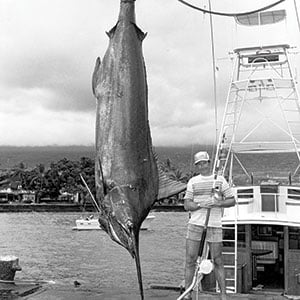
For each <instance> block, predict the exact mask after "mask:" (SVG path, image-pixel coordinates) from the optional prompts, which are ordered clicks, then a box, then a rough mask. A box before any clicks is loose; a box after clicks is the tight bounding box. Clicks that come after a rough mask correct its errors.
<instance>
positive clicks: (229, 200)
mask: <svg viewBox="0 0 300 300" xmlns="http://www.w3.org/2000/svg"><path fill="white" fill-rule="evenodd" d="M234 205H235V198H234V197H233V196H231V197H226V198H224V199H223V201H222V202H220V207H231V206H234Z"/></svg>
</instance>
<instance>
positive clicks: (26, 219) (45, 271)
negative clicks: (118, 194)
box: [0, 212, 188, 294]
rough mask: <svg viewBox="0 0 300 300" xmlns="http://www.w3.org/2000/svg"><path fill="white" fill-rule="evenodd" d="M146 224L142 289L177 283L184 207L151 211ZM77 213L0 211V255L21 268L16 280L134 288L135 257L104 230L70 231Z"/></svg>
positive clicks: (95, 288) (181, 262)
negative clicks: (12, 257)
mask: <svg viewBox="0 0 300 300" xmlns="http://www.w3.org/2000/svg"><path fill="white" fill-rule="evenodd" d="M153 214H154V215H155V217H156V218H155V220H154V221H153V223H151V229H149V230H148V231H141V233H140V257H141V264H142V273H143V282H144V288H145V289H147V288H149V285H150V284H167V285H178V284H179V283H180V282H181V281H182V279H183V267H184V253H185V231H186V224H187V221H188V215H187V213H185V212H154V213H153ZM80 216H81V215H80V214H78V213H67V214H65V213H36V212H32V213H2V214H0V255H15V256H17V257H18V258H19V264H20V266H21V267H22V271H20V272H17V273H16V276H15V280H32V279H34V280H53V281H55V282H56V284H58V285H63V286H67V287H68V286H69V287H72V286H73V282H74V281H75V280H77V281H79V282H80V283H81V289H86V290H89V291H93V292H95V293H101V292H103V291H105V290H122V292H123V293H124V292H125V293H126V290H128V292H129V291H132V290H136V293H137V294H139V290H138V284H137V275H136V269H135V263H134V260H133V259H132V258H131V256H130V255H129V253H128V252H127V251H126V250H125V249H124V248H122V247H121V246H119V245H117V244H116V243H114V242H112V241H111V240H110V238H109V237H108V235H107V234H106V233H105V232H103V231H74V230H72V227H73V226H74V225H75V220H76V219H77V218H79V217H80Z"/></svg>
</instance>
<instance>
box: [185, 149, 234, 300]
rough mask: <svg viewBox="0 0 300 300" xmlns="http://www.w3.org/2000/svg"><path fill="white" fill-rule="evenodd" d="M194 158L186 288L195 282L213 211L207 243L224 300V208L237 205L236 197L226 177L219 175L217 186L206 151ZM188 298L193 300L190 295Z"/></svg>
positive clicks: (188, 193) (187, 198) (189, 192)
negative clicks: (214, 192) (216, 192)
mask: <svg viewBox="0 0 300 300" xmlns="http://www.w3.org/2000/svg"><path fill="white" fill-rule="evenodd" d="M194 159H195V160H194V163H195V166H196V168H197V169H198V170H199V172H200V175H197V176H194V177H192V178H191V179H190V180H189V182H188V184H187V190H186V194H185V197H184V200H185V201H184V208H185V210H187V211H190V213H191V217H190V220H189V222H188V230H187V237H186V265H185V288H186V289H187V288H188V287H189V286H190V285H191V283H192V280H193V276H194V272H195V267H196V262H197V258H198V252H199V246H200V240H201V236H202V232H203V228H204V224H205V219H206V214H207V209H208V208H210V218H209V222H208V227H207V234H206V241H207V242H208V245H209V250H210V253H211V257H212V260H213V263H214V272H215V276H216V280H217V281H218V284H219V286H220V290H221V299H222V300H225V299H226V288H225V273H224V265H223V260H222V228H221V217H222V208H223V207H230V206H234V205H235V199H234V194H233V191H232V189H231V188H230V187H229V185H228V183H227V181H226V180H225V178H224V177H223V176H218V177H217V179H216V182H215V183H214V175H213V174H211V170H210V159H209V155H208V153H207V152H205V151H201V152H198V153H196V154H195V156H194ZM213 187H216V188H218V190H219V191H220V193H221V195H222V197H214V196H213V195H212V188H213ZM185 299H192V297H191V293H190V294H189V295H187V296H186V297H185Z"/></svg>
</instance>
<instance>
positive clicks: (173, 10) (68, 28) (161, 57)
mask: <svg viewBox="0 0 300 300" xmlns="http://www.w3.org/2000/svg"><path fill="white" fill-rule="evenodd" d="M273 2H274V1H273V0H251V1H250V0H244V1H240V0H211V5H212V8H213V10H218V11H223V12H243V11H248V10H253V9H257V8H259V7H262V6H265V5H268V4H270V3H273ZM190 3H192V4H194V5H197V6H201V7H206V8H208V0H191V1H190ZM293 5H294V2H293V0H286V1H285V3H284V5H282V4H280V5H279V6H277V7H276V8H275V9H280V8H283V7H285V8H286V9H287V20H286V21H284V22H281V23H280V24H276V25H267V26H264V27H261V28H256V27H251V28H241V26H237V25H235V22H234V19H233V18H228V17H220V16H214V17H213V29H214V46H215V57H216V65H217V69H218V71H217V72H216V76H217V85H216V92H217V94H216V95H217V107H218V109H217V111H216V110H215V102H214V87H213V70H212V54H211V39H210V26H209V15H208V14H202V13H201V12H199V11H196V10H193V9H191V8H188V7H186V6H184V5H183V4H182V3H180V2H178V1H177V0H136V21H137V25H138V26H139V27H140V28H141V29H142V30H143V31H144V32H147V33H148V34H147V37H146V39H145V40H144V42H143V55H144V59H145V64H146V69H147V80H148V89H149V92H148V102H149V121H150V128H151V134H152V141H153V144H154V146H186V145H190V144H195V143H200V144H201V143H202V144H207V143H213V142H214V140H215V132H216V122H215V120H216V118H215V117H216V113H217V119H218V124H219V123H220V119H221V116H222V112H223V108H224V104H225V100H226V96H227V89H228V84H229V82H230V76H231V68H232V65H233V60H232V55H231V54H230V53H231V52H232V50H233V49H234V48H237V47H241V46H249V45H252V46H253V45H257V44H268V43H269V44H270V43H280V44H282V43H285V42H288V43H289V44H291V45H293V46H298V47H299V46H300V42H299V38H300V34H299V29H298V27H297V23H296V14H295V11H294V6H293ZM119 6H120V1H119V0H89V1H85V0H26V1H22V0H0V145H16V146H44V145H94V140H95V115H96V114H95V108H96V100H95V99H94V97H93V95H92V91H91V76H92V72H93V70H94V65H95V61H96V58H97V57H98V56H100V58H103V56H104V54H105V51H106V49H107V46H108V37H107V35H106V34H105V32H106V31H109V30H110V29H111V28H112V27H113V26H114V25H115V23H116V21H117V17H118V12H119ZM299 9H300V8H299ZM274 26H275V27H274ZM276 26H277V27H276ZM278 39H279V40H278ZM295 52H296V50H295ZM293 56H294V58H295V62H296V66H297V65H298V66H299V62H300V60H299V54H298V55H296V54H295V55H293ZM218 126H219V125H218Z"/></svg>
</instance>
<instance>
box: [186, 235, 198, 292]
mask: <svg viewBox="0 0 300 300" xmlns="http://www.w3.org/2000/svg"><path fill="white" fill-rule="evenodd" d="M199 245H200V241H194V240H190V239H188V238H187V239H186V258H185V288H186V289H187V288H188V287H189V286H190V285H191V283H192V281H193V277H194V274H195V267H196V262H197V258H198V251H199Z"/></svg>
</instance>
